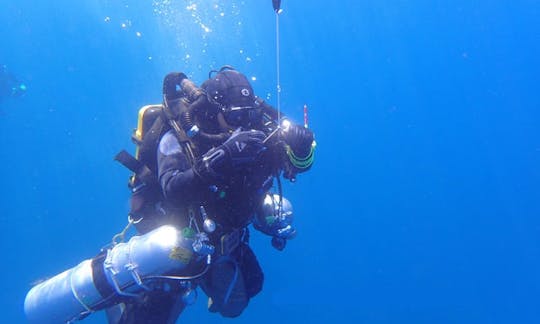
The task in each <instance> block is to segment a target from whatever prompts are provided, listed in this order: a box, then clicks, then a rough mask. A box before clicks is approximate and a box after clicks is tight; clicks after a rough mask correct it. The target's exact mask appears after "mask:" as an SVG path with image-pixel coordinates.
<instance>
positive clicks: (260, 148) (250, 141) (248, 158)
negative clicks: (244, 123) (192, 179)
mask: <svg viewBox="0 0 540 324" xmlns="http://www.w3.org/2000/svg"><path fill="white" fill-rule="evenodd" d="M264 138H265V135H264V133H263V132H261V131H257V130H250V131H241V130H236V131H235V132H234V133H233V134H232V135H231V137H230V138H229V139H228V140H227V141H226V142H225V143H223V144H222V145H220V146H218V147H216V148H214V149H212V150H210V151H208V152H207V153H206V154H204V155H203V156H202V158H201V159H199V160H198V161H196V162H195V165H194V166H193V171H194V172H195V174H197V175H198V176H199V178H200V179H202V180H203V181H207V182H211V181H224V180H226V178H227V177H228V176H231V174H232V173H233V172H235V171H237V170H239V169H241V168H243V167H246V166H249V165H251V164H253V163H254V162H255V161H256V160H257V159H258V157H259V156H260V154H261V153H262V152H264V151H265V150H266V146H265V145H264V143H263V139H264Z"/></svg>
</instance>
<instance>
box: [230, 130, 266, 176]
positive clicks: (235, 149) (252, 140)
mask: <svg viewBox="0 0 540 324" xmlns="http://www.w3.org/2000/svg"><path fill="white" fill-rule="evenodd" d="M265 137H266V135H265V134H264V133H263V132H261V131H258V130H249V131H242V130H241V129H237V130H236V131H235V132H234V133H233V134H232V135H231V137H230V138H229V139H228V140H227V141H226V142H225V143H223V144H222V145H221V146H220V147H221V148H223V149H224V150H225V151H226V152H227V153H228V157H229V160H230V166H231V167H232V168H234V169H237V168H241V167H244V166H247V165H250V164H253V163H254V162H255V161H256V160H257V159H258V158H259V156H260V155H261V153H262V152H264V151H265V150H266V146H265V145H264V143H263V140H264V138H265Z"/></svg>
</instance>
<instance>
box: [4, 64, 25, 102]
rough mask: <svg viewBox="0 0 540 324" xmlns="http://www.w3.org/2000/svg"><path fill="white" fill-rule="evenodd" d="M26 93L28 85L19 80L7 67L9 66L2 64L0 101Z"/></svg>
mask: <svg viewBox="0 0 540 324" xmlns="http://www.w3.org/2000/svg"><path fill="white" fill-rule="evenodd" d="M25 93H26V85H25V84H24V83H22V82H21V81H19V80H18V79H17V78H16V77H15V76H14V75H13V74H12V73H10V72H9V71H8V69H7V66H5V65H0V102H2V101H4V100H6V99H7V98H16V97H20V96H22V95H24V94H25Z"/></svg>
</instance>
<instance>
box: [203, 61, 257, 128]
mask: <svg viewBox="0 0 540 324" xmlns="http://www.w3.org/2000/svg"><path fill="white" fill-rule="evenodd" d="M201 87H202V88H203V89H204V90H205V91H206V96H207V98H208V101H209V102H210V103H212V104H214V105H215V106H217V107H218V109H219V110H220V111H221V112H222V113H223V116H224V117H225V121H226V122H227V123H228V124H229V125H230V126H234V127H239V126H242V127H248V128H249V127H252V126H254V125H257V124H258V123H260V122H261V118H262V108H261V107H259V106H258V105H257V104H256V103H255V100H256V98H255V94H254V93H253V88H252V86H251V84H250V83H249V81H248V79H247V77H246V76H245V75H243V74H242V73H240V72H238V71H236V70H234V69H233V68H231V67H228V66H227V67H223V68H221V70H219V71H218V72H217V73H216V74H215V75H214V76H213V77H211V78H210V79H208V80H207V81H206V82H204V83H203V85H202V86H201Z"/></svg>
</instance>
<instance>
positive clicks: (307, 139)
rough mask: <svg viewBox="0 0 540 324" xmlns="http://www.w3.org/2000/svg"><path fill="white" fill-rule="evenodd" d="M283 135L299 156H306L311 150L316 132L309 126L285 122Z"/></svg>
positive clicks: (282, 130)
mask: <svg viewBox="0 0 540 324" xmlns="http://www.w3.org/2000/svg"><path fill="white" fill-rule="evenodd" d="M282 127H283V128H282V129H281V136H282V138H283V140H284V141H285V143H287V144H288V145H289V146H290V147H291V149H292V150H293V151H294V153H295V154H296V155H297V156H300V157H305V156H307V155H308V154H309V152H310V150H311V145H312V143H313V139H314V134H313V132H312V131H311V129H309V128H305V127H303V126H300V125H296V124H293V123H291V122H287V123H286V122H283V123H282Z"/></svg>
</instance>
